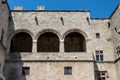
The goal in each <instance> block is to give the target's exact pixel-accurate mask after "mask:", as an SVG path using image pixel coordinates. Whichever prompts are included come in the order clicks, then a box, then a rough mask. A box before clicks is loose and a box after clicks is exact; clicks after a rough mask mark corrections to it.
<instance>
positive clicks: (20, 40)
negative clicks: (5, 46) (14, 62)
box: [10, 32, 32, 52]
mask: <svg viewBox="0 0 120 80" xmlns="http://www.w3.org/2000/svg"><path fill="white" fill-rule="evenodd" d="M10 52H32V38H31V36H30V35H29V34H28V33H25V32H20V33H17V34H15V35H14V36H13V38H12V40H11V47H10Z"/></svg>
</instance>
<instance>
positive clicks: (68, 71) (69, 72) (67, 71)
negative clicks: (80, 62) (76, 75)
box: [64, 67, 72, 75]
mask: <svg viewBox="0 0 120 80" xmlns="http://www.w3.org/2000/svg"><path fill="white" fill-rule="evenodd" d="M64 75H72V67H64Z"/></svg>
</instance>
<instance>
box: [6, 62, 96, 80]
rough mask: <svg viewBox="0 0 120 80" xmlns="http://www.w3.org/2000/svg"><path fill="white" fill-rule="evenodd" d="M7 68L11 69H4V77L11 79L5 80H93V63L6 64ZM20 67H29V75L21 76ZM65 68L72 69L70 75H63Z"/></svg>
mask: <svg viewBox="0 0 120 80" xmlns="http://www.w3.org/2000/svg"><path fill="white" fill-rule="evenodd" d="M7 66H11V68H7V69H6V72H8V73H6V75H8V76H12V79H10V78H9V77H6V80H13V79H14V80H75V79H76V80H79V79H81V80H82V79H84V80H94V67H93V62H84V63H82V62H23V63H19V62H18V63H15V62H14V64H13V63H11V62H7V64H6V67H7ZM14 66H16V68H15V67H14ZM22 66H28V67H30V72H29V75H22ZM66 66H69V67H72V75H64V67H66ZM15 71H16V72H15ZM9 72H10V73H9ZM11 72H13V73H16V74H15V75H13V73H12V74H11ZM8 78H9V79H8ZM15 78H16V79H15Z"/></svg>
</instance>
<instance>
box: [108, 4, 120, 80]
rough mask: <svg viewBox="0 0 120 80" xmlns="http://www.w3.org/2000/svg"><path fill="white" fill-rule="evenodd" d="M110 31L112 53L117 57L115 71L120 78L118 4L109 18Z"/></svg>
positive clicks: (119, 13) (119, 14)
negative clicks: (112, 46) (112, 45)
mask: <svg viewBox="0 0 120 80" xmlns="http://www.w3.org/2000/svg"><path fill="white" fill-rule="evenodd" d="M110 24H111V32H112V41H113V43H114V55H115V57H116V59H117V62H116V68H117V69H116V71H117V75H118V80H120V76H119V74H120V59H119V58H120V56H119V55H120V34H119V30H120V5H118V7H117V8H116V10H115V11H114V13H113V15H112V16H111V18H110Z"/></svg>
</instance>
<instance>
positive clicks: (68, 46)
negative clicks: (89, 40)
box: [64, 32, 86, 52]
mask: <svg viewBox="0 0 120 80" xmlns="http://www.w3.org/2000/svg"><path fill="white" fill-rule="evenodd" d="M64 46H65V52H85V51H86V41H85V37H84V36H83V35H82V34H80V33H78V32H71V33H69V34H68V35H67V36H66V37H65V42H64Z"/></svg>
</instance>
